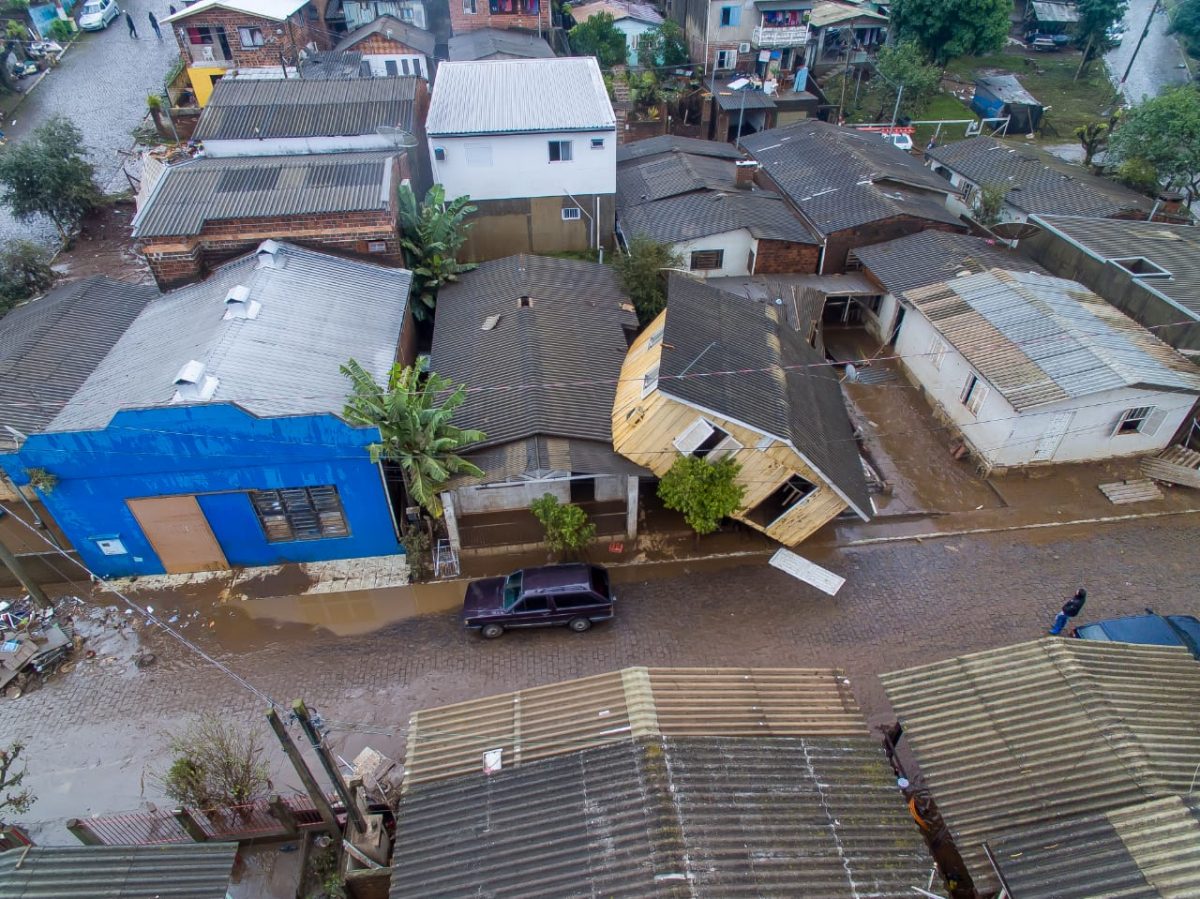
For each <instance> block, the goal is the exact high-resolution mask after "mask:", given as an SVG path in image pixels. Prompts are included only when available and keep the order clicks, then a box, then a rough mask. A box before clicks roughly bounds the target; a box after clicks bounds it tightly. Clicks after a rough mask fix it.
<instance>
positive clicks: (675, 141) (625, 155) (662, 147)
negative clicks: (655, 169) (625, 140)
mask: <svg viewBox="0 0 1200 899" xmlns="http://www.w3.org/2000/svg"><path fill="white" fill-rule="evenodd" d="M674 152H679V153H687V154H689V155H691V156H715V157H717V158H718V159H741V158H742V154H741V152H740V151H738V150H737V149H735V148H734V147H733V146H731V145H730V144H724V143H721V142H720V141H715V140H700V139H699V138H696V137H678V136H676V135H674V134H662V135H659V136H658V137H648V138H646V139H645V140H637V141H634V142H633V143H630V144H621V146H619V147H617V164H618V165H620V164H621V163H623V162H630V161H632V160H634V159H645V158H646V157H648V156H660V155H662V154H663V153H674Z"/></svg>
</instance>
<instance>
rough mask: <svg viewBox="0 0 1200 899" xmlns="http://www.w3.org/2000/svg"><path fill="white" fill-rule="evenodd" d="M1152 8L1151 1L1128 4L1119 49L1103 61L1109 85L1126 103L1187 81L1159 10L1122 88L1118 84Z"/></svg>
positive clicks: (1182, 61)
mask: <svg viewBox="0 0 1200 899" xmlns="http://www.w3.org/2000/svg"><path fill="white" fill-rule="evenodd" d="M1154 7H1155V0H1129V7H1128V9H1127V10H1126V12H1125V20H1124V24H1125V27H1126V29H1127V32H1126V34H1125V39H1124V40H1123V41H1121V46H1119V47H1115V48H1113V49H1112V50H1110V51H1109V52H1108V53H1107V54H1105V57H1104V64H1105V66H1106V67H1107V68H1108V71H1109V74H1110V75H1111V76H1112V79H1113V83H1114V84H1117V86H1118V87H1119V88H1120V89H1121V90H1122V93H1124V94H1125V99H1126V100H1128V101H1129V102H1130V103H1137V102H1140V101H1141V100H1144V99H1146V98H1147V97H1156V96H1158V94H1159V92H1160V91H1161V90H1162V89H1163V88H1164V87H1171V86H1173V85H1178V84H1186V83H1187V81H1188V78H1189V75H1188V70H1187V67H1186V61H1185V59H1184V55H1183V50H1182V49H1181V48H1180V46H1179V41H1178V40H1177V39H1176V38H1175V36H1174V35H1172V34H1168V33H1167V28H1168V26H1169V24H1170V23H1169V21H1168V17H1167V12H1166V10H1165V9H1159V11H1158V12H1157V13H1155V15H1154V21H1153V22H1152V23H1151V25H1150V31H1149V33H1148V34H1147V35H1146V40H1145V41H1144V42H1143V43H1142V48H1141V49H1140V50H1138V54H1137V59H1136V60H1135V61H1134V64H1133V69H1132V70H1130V73H1129V78H1128V80H1127V81H1126V82H1125V84H1124V85H1121V84H1120V79H1121V76H1122V75H1123V74H1124V72H1125V67H1126V66H1128V65H1129V60H1130V59H1131V58H1132V57H1133V51H1134V48H1136V47H1137V42H1138V38H1139V37H1141V34H1142V29H1144V28H1145V27H1146V19H1147V17H1148V16H1149V15H1150V11H1151V9H1153V8H1154Z"/></svg>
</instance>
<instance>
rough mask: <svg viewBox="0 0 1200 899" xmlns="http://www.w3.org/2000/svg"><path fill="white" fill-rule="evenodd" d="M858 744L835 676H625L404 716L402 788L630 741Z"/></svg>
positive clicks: (692, 672)
mask: <svg viewBox="0 0 1200 899" xmlns="http://www.w3.org/2000/svg"><path fill="white" fill-rule="evenodd" d="M865 735H866V724H865V723H864V721H863V719H862V715H861V713H860V712H859V710H858V705H857V703H856V702H855V700H854V695H853V693H851V692H850V686H849V681H847V680H846V679H845V677H844V676H843V675H842V672H841V671H840V670H838V669H829V668H826V669H801V668H625V669H622V670H620V671H614V672H610V673H608V674H599V675H596V676H594V677H585V678H580V679H578V680H571V681H563V682H560V683H556V684H550V685H548V686H545V687H535V688H532V689H529V690H521V691H519V692H516V693H504V694H501V695H498V696H488V697H485V698H483V699H474V700H470V701H469V702H461V703H458V704H456V705H448V706H442V707H440V708H434V709H425V710H423V711H419V712H414V713H413V715H412V717H411V718H410V719H409V733H408V743H407V757H406V759H405V765H404V771H405V774H404V777H405V779H404V787H405V789H406V790H409V789H411V788H412V787H413V786H414V785H417V784H421V783H424V782H426V781H434V780H442V779H445V778H448V777H459V776H462V775H469V774H474V773H476V772H478V771H479V770H480V765H481V759H482V757H483V753H484V752H485V751H487V750H491V749H503V750H504V756H503V757H504V764H505V766H506V767H516V766H521V765H527V764H529V763H531V762H535V761H538V760H540V759H547V758H553V757H555V756H561V755H565V754H568V753H572V752H577V751H579V750H581V749H587V748H591V747H596V746H604V745H608V744H611V743H617V742H620V741H623V740H627V739H629V738H630V737H645V736H664V737H695V736H705V737H718V736H719V737H754V736H759V737H762V736H773V737H780V736H806V737H817V736H821V737H856V736H865Z"/></svg>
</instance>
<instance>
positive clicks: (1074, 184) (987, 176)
mask: <svg viewBox="0 0 1200 899" xmlns="http://www.w3.org/2000/svg"><path fill="white" fill-rule="evenodd" d="M925 155H926V156H927V157H929V158H930V159H933V160H936V161H937V162H940V163H941V164H942V165H943V166H945V167H946V168H948V169H951V170H952V171H955V172H957V173H958V174H960V175H962V176H963V177H964V178H966V179H967V180H969V181H973V182H974V183H976V184H980V185H983V184H1003V185H1008V186H1009V189H1008V193H1007V194H1006V195H1005V198H1004V200H1005V202H1006V203H1008V204H1009V205H1010V206H1012V207H1013V208H1015V209H1019V210H1021V211H1022V212H1025V213H1027V214H1031V213H1045V214H1048V215H1086V216H1095V217H1098V218H1103V217H1108V216H1113V215H1119V214H1120V213H1123V212H1130V211H1133V212H1145V213H1148V212H1149V211H1150V209H1151V206H1152V205H1153V201H1152V200H1150V199H1149V198H1148V197H1144V196H1142V195H1141V194H1139V193H1137V192H1135V191H1132V190H1130V189H1129V188H1127V187H1123V186H1122V185H1120V184H1117V183H1116V182H1113V181H1109V180H1108V179H1107V178H1100V177H1097V176H1096V175H1093V174H1091V173H1090V172H1088V171H1087V170H1086V169H1084V168H1083V167H1082V166H1077V165H1072V164H1071V163H1069V162H1065V161H1063V160H1061V159H1059V158H1058V157H1056V156H1053V155H1052V154H1050V153H1046V152H1044V151H1043V150H1039V149H1038V148H1036V147H1033V146H1031V145H1029V144H1028V143H1022V144H1010V143H1005V142H1003V141H1000V140H997V139H996V138H994V137H986V136H983V135H981V136H979V137H971V138H967V139H966V140H959V141H951V142H950V143H948V144H940V145H938V146H936V147H934V148H933V149H931V150H927V151H926V153H925Z"/></svg>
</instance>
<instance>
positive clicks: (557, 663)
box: [0, 510, 1200, 843]
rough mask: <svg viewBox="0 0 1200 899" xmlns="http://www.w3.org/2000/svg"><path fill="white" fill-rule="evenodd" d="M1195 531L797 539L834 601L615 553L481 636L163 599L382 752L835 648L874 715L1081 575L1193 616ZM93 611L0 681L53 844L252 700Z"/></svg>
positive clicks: (282, 774)
mask: <svg viewBox="0 0 1200 899" xmlns="http://www.w3.org/2000/svg"><path fill="white" fill-rule="evenodd" d="M1122 511H1127V510H1122ZM835 530H836V529H835ZM834 536H838V537H839V539H843V538H842V537H841V536H840V535H836V534H835V535H834ZM1198 538H1200V518H1197V516H1194V515H1178V516H1174V517H1170V518H1158V519H1150V520H1135V521H1126V522H1120V523H1116V524H1109V525H1100V526H1096V525H1088V526H1074V527H1067V528H1057V529H1053V530H1045V531H1033V532H1018V533H1016V534H1000V535H978V536H966V537H949V538H945V539H941V540H931V541H920V542H904V543H886V544H876V545H868V546H859V547H844V546H843V547H841V548H839V547H838V546H837V545H834V543H832V542H826V543H820V542H818V543H815V544H806V546H805V550H804V552H805V554H806V555H808V556H809V557H810V558H813V559H814V561H816V562H818V563H819V564H822V565H825V566H827V567H829V568H832V569H833V570H835V571H838V572H839V573H841V574H843V575H844V576H846V578H847V583H846V586H845V587H844V588H843V590H842V592H841V593H840V594H839V595H838V596H837V597H836V598H834V599H831V598H829V597H826V596H824V595H823V594H820V593H818V592H817V591H815V590H813V589H811V588H809V587H807V586H805V585H803V584H800V583H798V582H796V581H794V580H792V579H790V578H788V577H787V576H785V575H783V574H781V573H779V572H777V571H775V570H774V569H770V568H769V567H767V566H766V564H765V555H755V556H745V555H739V556H729V557H726V558H724V559H714V560H706V561H703V562H700V563H695V562H664V563H661V564H657V565H644V566H637V567H634V566H630V567H628V568H626V569H620V570H618V571H617V572H615V574H614V578H615V579H616V580H617V581H618V584H619V587H618V595H619V611H618V616H617V619H616V620H615V621H613V622H612V623H611V624H610V625H608V626H603V627H597V628H595V629H593V630H592V631H591V632H589V633H587V634H583V635H576V634H571V633H567V632H565V631H558V630H555V631H540V632H537V631H531V632H524V633H512V634H506V635H505V636H504V637H502V638H501V639H500V640H497V641H493V642H483V641H481V640H479V639H477V638H475V637H473V636H472V635H470V634H467V633H465V632H464V631H463V630H462V629H461V627H460V626H459V624H458V621H457V617H456V615H455V614H454V612H453V611H440V612H437V611H435V612H431V613H430V614H424V615H418V616H417V617H411V618H404V619H403V620H399V621H391V623H389V621H390V619H389V616H390V615H392V614H393V613H395V612H396V608H395V606H393V605H389V602H388V600H387V598H386V597H374V598H373V599H371V601H370V602H369V603H366V604H364V605H362V606H361V607H359V608H358V609H357V610H356V611H355V612H354V613H353V615H351V613H349V612H347V613H345V616H338V617H339V618H340V617H354V616H357V619H358V621H357V624H356V626H355V628H354V630H361V631H362V632H360V633H354V634H349V633H348V632H347V633H348V635H347V636H340V637H339V636H336V635H334V634H333V633H331V632H330V630H329V629H327V628H326V627H325V626H322V624H323V622H322V621H320V620H319V619H318V618H316V617H315V615H310V613H309V612H304V613H298V612H295V611H289V610H288V609H286V608H283V607H280V608H276V609H273V610H272V609H263V608H256V606H255V605H254V603H253V602H240V603H228V604H225V605H221V606H213V605H212V604H211V602H210V601H209V600H208V599H206V598H204V597H195V598H193V599H192V600H191V602H193V603H194V604H195V607H194V608H192V607H189V606H188V605H187V603H186V602H184V601H181V600H179V599H177V598H175V597H171V602H172V603H173V605H172V607H171V611H172V614H179V615H180V616H181V617H180V621H181V622H192V623H191V624H190V626H189V627H188V629H186V630H184V631H182V632H181V633H182V634H183V635H184V636H186V637H188V638H189V639H191V640H194V641H195V643H196V645H197V646H198V647H199V648H201V649H202V650H203V651H205V652H206V653H208V654H210V655H211V656H212V658H214V659H215V660H217V661H219V662H221V663H222V664H226V665H228V666H230V668H231V669H232V670H234V671H236V672H237V673H238V674H239V675H240V676H242V677H244V678H246V679H247V681H248V682H249V683H250V684H252V685H253V686H254V687H256V688H257V689H258V690H260V691H262V692H263V693H264V694H265V695H268V696H270V697H272V698H273V699H275V700H276V701H278V702H281V703H286V702H287V701H289V700H291V699H292V698H295V697H303V698H305V699H306V700H307V701H308V703H309V704H310V706H312V707H314V708H315V709H316V710H317V711H319V712H320V713H321V714H322V715H324V717H325V718H326V719H327V720H328V721H330V722H331V723H332V731H331V734H332V741H333V743H334V746H335V749H336V751H337V752H338V753H339V754H340V755H341V756H342V757H344V758H346V759H351V758H353V756H354V755H356V754H357V753H358V752H359V751H360V750H361V749H362V748H363V747H364V746H367V745H370V746H372V747H374V748H376V749H378V750H379V751H381V752H383V753H385V754H386V755H389V756H390V757H392V758H396V759H402V758H403V730H404V727H405V725H406V722H407V719H408V716H409V714H410V713H411V712H412V711H414V710H415V709H418V708H421V707H426V706H430V705H438V704H443V703H449V702H455V701H460V700H464V699H468V698H472V697H477V696H481V695H486V694H489V693H494V692H503V691H507V690H513V689H519V688H523V687H528V686H533V685H537V684H545V683H549V682H553V681H556V680H561V679H566V678H572V677H580V676H585V675H589V674H594V673H599V672H602V671H607V670H611V669H614V668H619V667H622V666H628V665H671V666H695V665H700V666H709V665H735V666H736V665H747V664H753V665H757V666H801V667H803V666H823V665H840V666H842V667H844V668H845V669H846V670H847V671H848V673H849V676H850V678H851V681H852V684H853V687H854V690H855V693H856V695H857V696H858V698H859V701H860V703H861V704H862V705H863V707H864V709H865V711H866V712H867V714H868V716H869V717H870V719H871V720H872V721H873V722H874V723H881V722H883V721H885V720H886V718H887V708H886V704H885V701H884V698H883V695H882V692H881V690H880V689H879V686H878V683H877V682H876V681H875V680H874V675H876V674H878V673H880V672H883V671H887V670H891V669H894V668H898V667H904V666H908V665H913V664H918V663H921V662H925V661H930V660H933V659H937V658H943V657H946V656H949V655H952V654H956V653H961V652H966V651H973V650H980V649H984V648H987V647H991V646H996V645H1003V644H1005V643H1009V642H1016V641H1019V640H1025V639H1031V638H1033V637H1036V636H1038V635H1039V634H1040V633H1041V632H1042V631H1043V629H1044V628H1045V627H1046V626H1048V624H1049V621H1050V619H1051V617H1052V613H1053V612H1054V611H1056V609H1057V606H1058V605H1059V604H1061V599H1062V597H1063V596H1066V595H1068V594H1070V593H1071V592H1073V591H1074V589H1075V588H1076V587H1078V586H1080V585H1081V584H1082V585H1085V586H1087V587H1088V589H1089V593H1090V597H1091V598H1090V599H1089V601H1088V607H1087V609H1086V611H1085V618H1089V619H1095V618H1099V617H1105V616H1109V615H1117V614H1126V613H1136V612H1140V611H1141V609H1142V608H1143V607H1144V606H1146V605H1154V606H1156V607H1157V608H1158V609H1159V610H1161V611H1171V612H1182V613H1191V614H1197V613H1200V604H1198V602H1197V598H1196V593H1195V582H1196V570H1197V566H1196V562H1195V556H1194V546H1195V545H1196V541H1197V539H1198ZM405 589H411V588H405ZM433 590H434V591H437V590H440V591H441V592H440V594H433V593H431V595H430V596H428V597H426V599H427V600H428V602H430V603H431V604H435V605H436V604H440V605H442V607H443V608H444V607H447V606H449V607H450V608H453V606H454V605H455V604H456V603H457V596H456V595H455V593H456V591H455V589H454V588H453V586H448V585H438V586H437V587H435V588H433ZM164 599H165V597H164ZM411 600H412V603H413V604H414V606H415V605H416V603H417V601H418V599H417V597H416V596H415V595H414V596H412V597H411ZM160 604H161V603H160ZM251 609H253V610H254V611H253V613H251V612H250V610H251ZM156 611H158V612H163V611H166V606H165V605H164V606H163V608H160V609H156ZM192 613H197V614H195V615H194V616H193V614H192ZM107 615H108V627H109V628H111V629H112V631H113V636H112V637H111V638H106V639H109V640H111V641H112V642H98V643H96V644H95V645H94V646H93V644H91V643H89V646H93V648H98V649H99V651H98V652H97V655H96V657H95V658H94V659H92V660H90V661H88V662H87V664H80V665H79V666H78V667H77V668H76V669H75V670H74V671H72V672H70V673H69V674H67V675H65V676H60V677H58V678H56V679H54V680H52V681H51V682H49V683H48V684H46V685H45V686H44V687H42V688H41V689H39V690H37V691H35V692H31V693H29V694H27V695H25V696H23V697H21V698H20V699H17V700H0V733H3V734H4V735H5V737H6V738H19V739H23V740H25V741H26V742H27V743H28V745H29V758H30V772H29V778H28V781H27V785H28V786H30V787H31V788H32V789H33V790H34V791H35V792H36V793H37V794H38V797H39V799H38V802H37V804H36V805H35V807H34V809H33V811H32V812H31V813H30V814H29V815H27V816H25V820H26V821H27V822H30V823H32V824H33V827H34V831H35V836H37V837H38V838H39V839H41V840H43V841H46V842H51V843H56V842H57V843H68V842H70V841H71V838H70V837H69V836H68V835H67V834H66V833H65V831H64V830H63V829H62V827H61V820H62V819H64V818H66V817H71V816H86V815H89V814H92V813H99V812H108V811H118V810H129V809H136V808H138V807H139V806H142V807H144V804H146V803H159V804H161V803H162V802H163V797H162V796H161V795H159V794H158V793H157V791H156V788H155V787H154V785H153V779H152V777H151V774H152V772H153V771H154V770H155V769H156V768H158V769H161V767H163V766H164V765H165V763H166V762H167V759H166V757H165V753H164V747H165V745H166V739H167V738H166V733H167V731H168V730H171V729H177V728H178V727H179V726H180V725H181V724H182V723H183V722H185V721H186V720H187V718H188V717H189V716H190V715H194V714H196V713H198V712H204V711H215V712H219V713H221V714H224V715H227V716H229V717H231V718H233V719H235V720H238V721H243V722H247V723H250V724H255V723H259V724H261V722H262V712H263V709H264V705H265V700H264V699H263V698H262V697H260V696H256V695H254V694H253V693H251V692H249V691H248V690H246V689H245V688H244V687H242V686H240V685H239V684H238V683H236V682H235V681H234V680H233V679H232V678H230V677H229V676H227V675H226V674H224V673H222V672H221V671H220V670H218V669H217V668H216V667H215V666H213V665H212V664H209V663H208V662H205V661H204V660H202V659H200V658H199V657H198V656H197V655H196V654H194V653H193V652H191V651H189V650H186V649H185V648H184V647H182V646H181V645H179V644H177V643H176V642H175V641H174V640H172V639H171V638H169V637H166V636H164V635H163V634H162V633H160V632H151V631H150V630H148V629H147V627H146V625H145V624H144V623H143V622H141V621H140V620H139V616H136V615H126V614H124V613H123V612H122V611H121V610H120V609H117V608H116V607H115V606H114V607H113V609H112V610H111V611H109V612H107ZM271 615H274V616H275V617H269V616H271ZM284 619H288V620H284ZM138 646H140V647H143V648H144V649H147V650H149V651H150V652H152V653H154V655H155V656H156V662H155V663H154V664H153V665H151V666H150V667H147V668H138V667H137V666H136V665H135V664H134V662H133V654H134V652H135V651H136V647H138ZM275 755H278V753H275ZM274 776H275V784H276V787H277V788H281V789H287V788H290V787H294V786H295V784H294V777H293V776H291V775H290V772H289V771H288V770H287V769H286V767H285V766H284V765H283V764H282V763H281V761H280V759H279V758H275V759H274Z"/></svg>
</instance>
